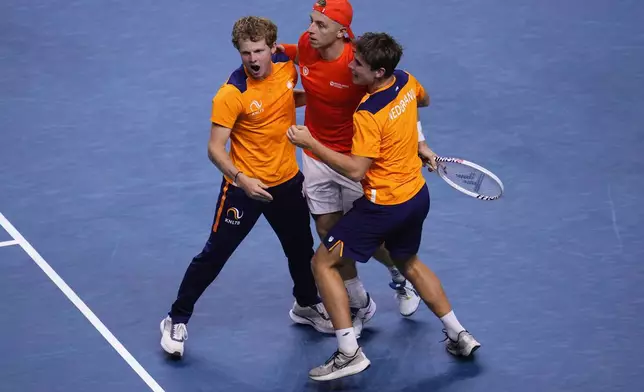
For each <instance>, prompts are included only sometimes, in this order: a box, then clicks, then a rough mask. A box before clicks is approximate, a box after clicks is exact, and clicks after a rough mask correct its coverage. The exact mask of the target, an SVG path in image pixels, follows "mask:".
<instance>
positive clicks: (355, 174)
mask: <svg viewBox="0 0 644 392" xmlns="http://www.w3.org/2000/svg"><path fill="white" fill-rule="evenodd" d="M365 174H366V171H364V170H362V169H353V170H351V171H349V173H347V177H348V178H349V179H350V180H351V181H353V182H360V181H362V179H363V178H364V176H365Z"/></svg>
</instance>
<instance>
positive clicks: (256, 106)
mask: <svg viewBox="0 0 644 392" xmlns="http://www.w3.org/2000/svg"><path fill="white" fill-rule="evenodd" d="M262 105H263V104H262V101H261V100H259V101H257V100H254V99H253V100H252V101H251V102H250V115H251V117H254V116H257V115H258V114H260V113H262V112H263V111H264V108H263V107H262Z"/></svg>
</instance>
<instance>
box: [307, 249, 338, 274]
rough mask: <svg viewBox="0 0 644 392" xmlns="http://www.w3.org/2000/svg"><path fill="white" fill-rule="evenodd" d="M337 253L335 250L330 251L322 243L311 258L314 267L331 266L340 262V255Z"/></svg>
mask: <svg viewBox="0 0 644 392" xmlns="http://www.w3.org/2000/svg"><path fill="white" fill-rule="evenodd" d="M336 253H337V252H335V251H329V250H328V249H327V248H326V247H325V246H324V245H320V246H319V247H318V250H317V251H316V252H315V254H314V255H313V259H312V260H311V265H312V267H313V269H314V270H315V269H319V268H331V267H333V266H335V265H336V264H338V263H339V261H340V256H339V255H336Z"/></svg>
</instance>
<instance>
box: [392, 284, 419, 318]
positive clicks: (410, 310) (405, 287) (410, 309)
mask: <svg viewBox="0 0 644 392" xmlns="http://www.w3.org/2000/svg"><path fill="white" fill-rule="evenodd" d="M389 287H391V288H392V289H394V290H396V294H395V295H394V298H396V300H398V310H400V314H401V315H403V316H404V317H410V316H411V315H413V314H414V313H416V311H417V310H418V305H420V299H421V298H420V296H419V295H418V292H416V290H415V289H414V287H413V286H412V285H411V283H409V282H407V281H405V283H404V284H402V283H396V282H391V283H389Z"/></svg>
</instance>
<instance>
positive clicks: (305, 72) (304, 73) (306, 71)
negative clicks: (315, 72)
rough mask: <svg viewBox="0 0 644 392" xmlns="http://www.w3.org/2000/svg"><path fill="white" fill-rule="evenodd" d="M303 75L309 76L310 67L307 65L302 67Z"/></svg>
mask: <svg viewBox="0 0 644 392" xmlns="http://www.w3.org/2000/svg"><path fill="white" fill-rule="evenodd" d="M302 75H304V76H308V75H309V69H308V67H307V66H306V65H305V66H303V67H302Z"/></svg>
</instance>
